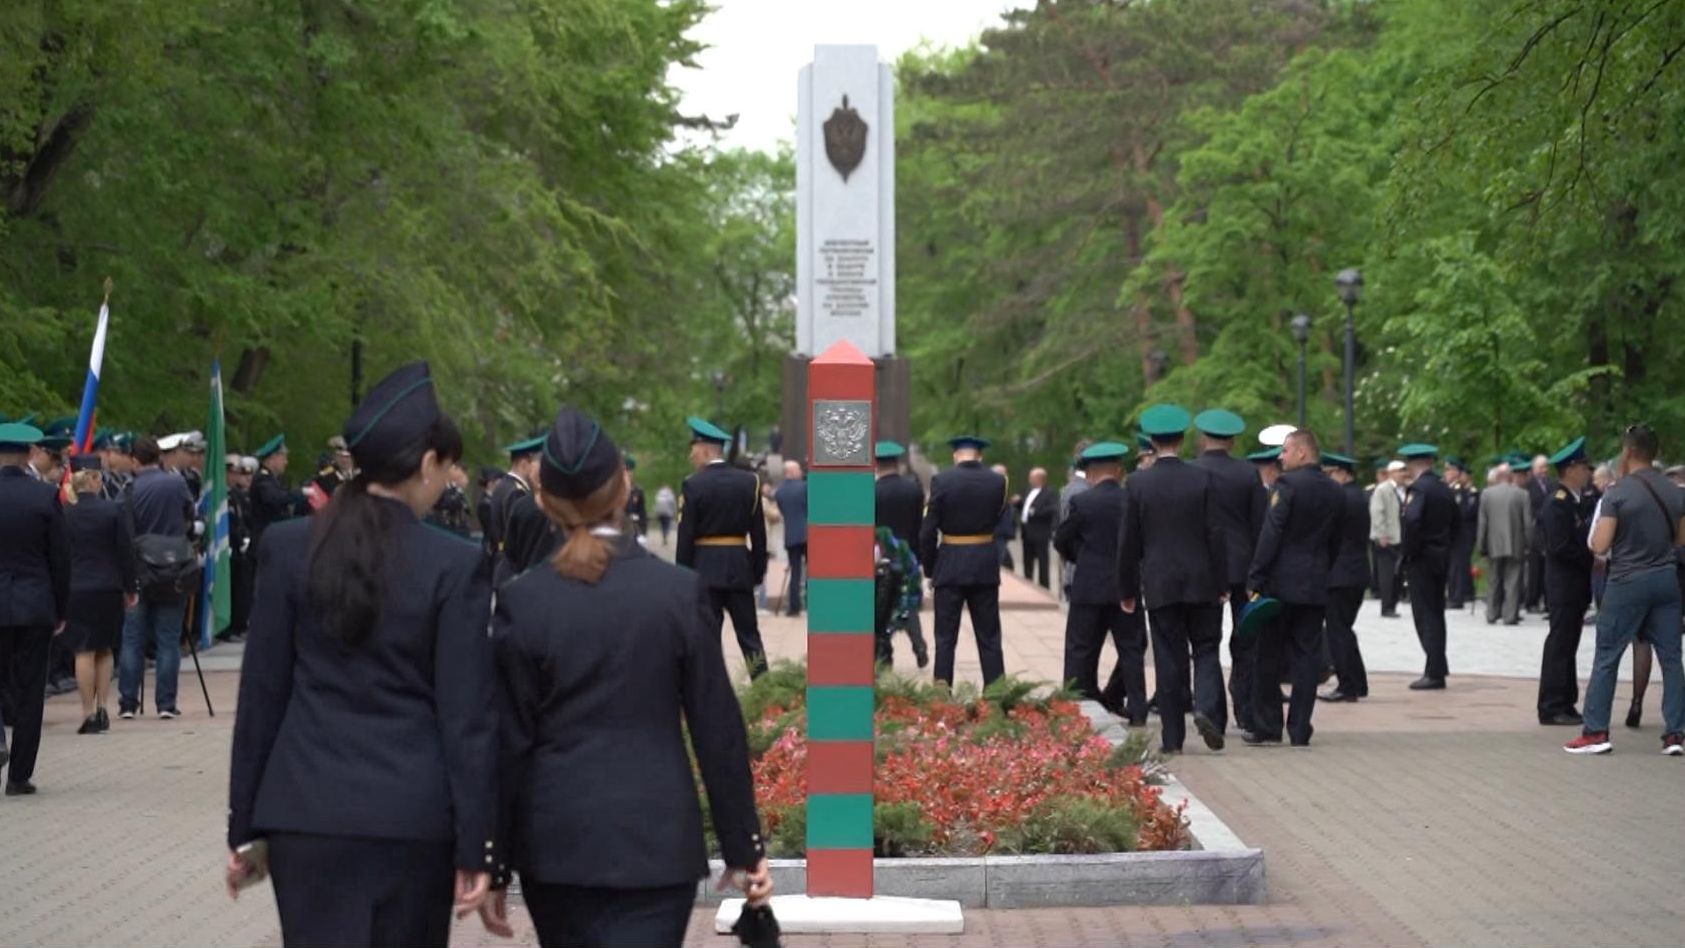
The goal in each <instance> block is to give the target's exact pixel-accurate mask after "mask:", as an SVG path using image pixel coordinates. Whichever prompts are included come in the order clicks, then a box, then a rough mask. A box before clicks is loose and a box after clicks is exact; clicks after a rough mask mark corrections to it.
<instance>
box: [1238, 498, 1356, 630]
mask: <svg viewBox="0 0 1685 948" xmlns="http://www.w3.org/2000/svg"><path fill="white" fill-rule="evenodd" d="M1345 520H1346V497H1345V495H1344V492H1343V491H1341V490H1340V485H1339V484H1336V483H1334V479H1333V478H1332V477H1329V476H1328V475H1327V474H1324V473H1322V471H1321V470H1320V469H1318V468H1316V467H1301V468H1297V469H1295V470H1291V471H1288V472H1287V473H1285V474H1283V475H1281V478H1280V479H1279V480H1277V481H1276V482H1275V487H1273V488H1272V489H1271V490H1270V501H1269V514H1268V515H1267V516H1266V517H1265V518H1264V532H1263V534H1262V535H1260V536H1259V537H1258V549H1257V550H1256V552H1254V553H1253V554H1252V570H1251V574H1250V576H1249V577H1248V578H1247V582H1246V585H1247V587H1248V588H1249V589H1251V590H1253V591H1255V592H1261V593H1264V594H1265V595H1269V596H1274V597H1275V598H1277V599H1280V600H1281V601H1282V602H1287V603H1293V604H1295V605H1307V606H1326V605H1327V604H1328V589H1329V577H1330V574H1331V573H1332V570H1333V566H1334V563H1335V562H1336V561H1337V560H1338V559H1339V556H1340V547H1341V545H1342V543H1343V542H1344V538H1345Z"/></svg>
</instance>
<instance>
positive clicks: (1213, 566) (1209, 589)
mask: <svg viewBox="0 0 1685 948" xmlns="http://www.w3.org/2000/svg"><path fill="white" fill-rule="evenodd" d="M1124 493H1125V495H1126V500H1125V502H1124V505H1123V529H1122V532H1121V533H1120V535H1119V537H1118V540H1119V554H1118V588H1119V590H1131V589H1139V590H1141V596H1142V598H1144V599H1145V600H1146V605H1147V606H1148V608H1151V609H1157V608H1160V607H1162V606H1171V605H1176V604H1178V603H1189V604H1196V605H1198V604H1205V603H1215V602H1217V601H1218V600H1219V598H1220V597H1221V596H1222V594H1223V593H1225V592H1227V591H1228V581H1227V580H1228V557H1227V552H1226V551H1225V549H1224V544H1223V534H1222V531H1221V530H1220V529H1219V528H1218V526H1217V518H1216V517H1215V516H1214V515H1213V511H1214V510H1215V509H1216V506H1217V489H1216V486H1215V483H1214V478H1213V477H1212V476H1211V472H1209V471H1207V470H1205V469H1203V468H1198V467H1194V466H1193V465H1191V464H1186V463H1184V462H1183V461H1182V460H1181V459H1180V458H1174V457H1163V458H1159V459H1158V460H1157V461H1155V462H1154V463H1153V466H1152V467H1149V468H1147V469H1146V470H1143V471H1136V472H1135V473H1134V474H1132V475H1130V477H1129V483H1128V484H1127V485H1126V486H1125V487H1124ZM1077 571H1078V572H1079V573H1080V572H1081V569H1080V568H1079V569H1078V570H1077Z"/></svg>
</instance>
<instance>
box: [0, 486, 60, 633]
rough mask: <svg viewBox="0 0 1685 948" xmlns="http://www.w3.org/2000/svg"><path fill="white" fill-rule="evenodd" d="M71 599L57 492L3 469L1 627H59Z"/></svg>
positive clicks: (0, 492)
mask: <svg viewBox="0 0 1685 948" xmlns="http://www.w3.org/2000/svg"><path fill="white" fill-rule="evenodd" d="M69 604H70V541H69V538H68V534H67V532H66V530H65V526H64V512H63V509H62V508H61V507H60V506H59V497H58V491H56V490H54V489H53V487H52V485H50V484H44V483H42V482H41V481H38V480H36V479H35V478H33V477H31V476H29V474H28V472H26V471H24V469H23V468H21V467H3V468H0V628H4V627H7V626H28V627H31V628H40V627H51V626H56V625H58V624H59V623H60V622H63V621H64V617H65V610H66V608H68V606H69Z"/></svg>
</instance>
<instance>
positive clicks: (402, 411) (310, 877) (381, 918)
mask: <svg viewBox="0 0 1685 948" xmlns="http://www.w3.org/2000/svg"><path fill="white" fill-rule="evenodd" d="M344 431H345V440H346V443H347V444H348V445H349V446H350V448H351V454H352V457H353V458H354V459H355V461H356V463H357V467H358V468H359V469H360V470H359V472H358V473H357V475H356V477H354V478H352V480H351V481H349V482H348V483H346V484H345V485H343V486H342V487H340V488H339V489H338V490H336V491H334V495H333V500H332V501H331V502H330V503H329V504H328V506H327V507H326V508H325V509H323V510H322V511H321V512H319V513H317V514H316V515H315V516H313V517H310V518H308V519H299V520H290V521H285V522H282V523H278V524H275V525H274V526H271V527H270V528H269V529H268V530H267V531H265V532H264V534H263V538H262V540H261V541H259V544H258V564H257V591H256V599H255V602H254V603H253V608H252V618H251V626H250V633H249V636H248V638H247V640H246V651H245V656H244V660H243V662H242V663H241V671H240V701H239V712H238V718H237V719H236V723H235V726H234V748H233V765H232V772H231V775H230V783H229V820H228V848H229V850H230V854H229V859H228V882H229V891H230V894H237V893H238V888H239V886H240V885H242V884H244V883H245V882H248V881H250V875H251V873H253V871H254V870H255V869H256V868H257V866H258V864H259V853H260V852H261V851H262V849H263V848H264V847H265V846H266V847H267V852H268V865H269V870H270V873H271V875H272V877H273V879H274V884H275V902H276V905H277V907H278V908H279V910H280V915H281V938H282V940H283V941H284V942H285V943H286V944H288V945H443V944H445V943H446V942H447V941H448V940H449V937H450V916H451V907H452V903H453V901H454V903H455V906H456V908H457V909H458V910H459V911H465V912H466V911H472V910H474V909H476V908H478V907H479V906H480V904H481V903H482V902H483V901H484V899H485V896H486V893H487V891H488V889H489V887H490V883H491V877H492V874H493V873H494V872H496V871H497V870H498V869H499V867H500V866H501V865H502V863H503V862H504V861H505V860H504V859H503V857H502V854H501V853H500V851H499V850H498V848H497V846H496V843H495V841H494V838H493V831H494V829H495V822H496V803H497V770H496V768H497V760H496V740H497V713H496V706H495V693H496V679H495V672H494V669H493V663H492V653H491V642H490V639H489V638H488V637H487V622H488V619H489V615H490V608H491V607H490V596H491V590H490V587H489V585H488V581H487V574H486V572H485V570H484V568H483V557H482V556H481V553H480V549H479V547H478V546H477V545H475V544H473V543H471V542H468V541H466V540H463V539H462V538H460V537H457V536H455V535H453V534H450V533H448V532H446V531H443V530H439V529H436V528H434V527H430V526H428V525H426V524H425V523H423V522H422V517H424V516H425V515H426V514H427V512H428V511H429V510H431V509H432V508H433V504H434V502H436V501H437V500H438V499H439V494H440V493H442V492H443V491H444V489H445V479H446V476H447V473H448V470H449V468H450V465H451V462H453V461H455V460H456V459H457V458H458V457H460V456H461V454H462V437H461V435H460V434H458V432H457V429H456V426H455V425H454V424H452V423H451V421H450V419H449V418H447V417H446V416H445V415H443V414H442V413H441V412H440V411H439V406H438V402H437V401H436V399H435V397H434V393H433V384H432V379H431V378H430V376H429V375H428V371H427V365H426V363H422V362H418V363H414V364H412V365H409V366H405V367H404V368H401V369H399V370H398V371H397V372H394V373H393V374H392V375H390V376H388V377H387V378H386V379H384V380H383V381H382V382H381V383H380V384H379V385H377V386H375V388H374V389H373V390H372V391H370V392H369V394H368V396H367V397H366V398H365V399H364V400H363V403H362V405H361V406H360V407H359V408H358V409H357V411H356V412H355V413H353V414H352V416H351V419H350V420H349V421H347V422H346V424H345V429H344Z"/></svg>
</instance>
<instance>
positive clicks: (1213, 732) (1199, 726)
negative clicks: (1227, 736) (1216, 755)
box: [1194, 711, 1223, 751]
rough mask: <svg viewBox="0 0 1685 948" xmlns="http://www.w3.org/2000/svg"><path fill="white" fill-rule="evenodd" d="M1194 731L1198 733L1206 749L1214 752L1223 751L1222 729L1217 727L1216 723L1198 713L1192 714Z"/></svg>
mask: <svg viewBox="0 0 1685 948" xmlns="http://www.w3.org/2000/svg"><path fill="white" fill-rule="evenodd" d="M1194 730H1196V731H1198V732H1199V736H1200V737H1201V738H1202V739H1203V740H1204V741H1205V746H1206V747H1209V748H1210V749H1212V750H1214V751H1220V750H1222V749H1223V729H1222V728H1220V727H1218V726H1217V722H1215V721H1213V720H1211V719H1210V718H1208V717H1206V716H1205V715H1204V714H1202V713H1201V712H1198V711H1195V712H1194Z"/></svg>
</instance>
